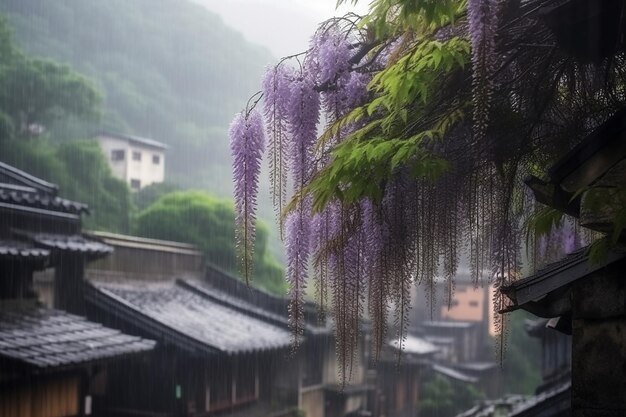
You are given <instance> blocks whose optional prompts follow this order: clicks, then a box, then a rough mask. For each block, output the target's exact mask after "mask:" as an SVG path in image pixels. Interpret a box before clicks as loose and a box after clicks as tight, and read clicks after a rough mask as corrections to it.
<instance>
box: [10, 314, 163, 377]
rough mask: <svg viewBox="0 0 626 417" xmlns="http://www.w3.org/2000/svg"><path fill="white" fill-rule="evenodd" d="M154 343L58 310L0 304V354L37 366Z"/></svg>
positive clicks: (110, 354)
mask: <svg viewBox="0 0 626 417" xmlns="http://www.w3.org/2000/svg"><path fill="white" fill-rule="evenodd" d="M154 344H155V342H154V341H152V340H146V339H142V338H139V337H135V336H129V335H125V334H123V333H120V332H119V331H118V330H114V329H110V328H107V327H104V326H102V325H101V324H98V323H94V322H91V321H88V320H86V319H85V318H83V317H79V316H75V315H73V314H69V313H66V312H64V311H60V310H53V309H47V308H43V307H37V306H33V305H31V304H28V305H27V304H25V305H23V306H10V307H9V306H3V307H2V308H0V358H3V359H9V360H16V361H19V362H23V363H26V364H29V365H32V366H35V367H38V368H48V367H56V366H67V365H73V364H80V363H85V362H90V361H94V360H100V359H105V358H110V357H114V356H119V355H124V354H129V353H135V352H142V351H148V350H150V349H152V348H153V347H154Z"/></svg>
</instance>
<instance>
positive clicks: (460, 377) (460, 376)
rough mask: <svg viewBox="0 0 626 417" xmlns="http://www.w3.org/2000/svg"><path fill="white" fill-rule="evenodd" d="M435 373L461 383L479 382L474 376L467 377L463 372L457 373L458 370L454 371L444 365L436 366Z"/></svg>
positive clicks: (434, 366)
mask: <svg viewBox="0 0 626 417" xmlns="http://www.w3.org/2000/svg"><path fill="white" fill-rule="evenodd" d="M433 371H435V372H437V373H438V374H441V375H444V376H447V377H448V378H451V379H454V380H457V381H461V382H467V383H470V384H473V383H476V382H478V378H476V377H474V376H471V375H467V374H465V373H463V372H461V371H457V370H456V369H453V368H450V367H447V366H444V365H440V364H434V365H433Z"/></svg>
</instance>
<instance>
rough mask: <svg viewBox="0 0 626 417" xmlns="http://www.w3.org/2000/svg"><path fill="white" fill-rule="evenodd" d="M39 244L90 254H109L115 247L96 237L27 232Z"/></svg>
mask: <svg viewBox="0 0 626 417" xmlns="http://www.w3.org/2000/svg"><path fill="white" fill-rule="evenodd" d="M26 236H27V237H29V238H30V239H32V241H33V242H34V243H35V244H36V245H37V246H42V247H44V248H46V249H57V250H61V251H68V252H80V253H85V254H90V255H107V254H109V253H111V252H113V247H111V246H109V245H107V244H106V243H102V242H100V241H98V240H95V239H87V238H85V237H84V236H83V235H62V234H50V233H36V234H27V235H26Z"/></svg>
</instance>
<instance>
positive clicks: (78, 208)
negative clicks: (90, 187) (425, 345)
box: [0, 162, 89, 214]
mask: <svg viewBox="0 0 626 417" xmlns="http://www.w3.org/2000/svg"><path fill="white" fill-rule="evenodd" d="M57 192H58V187H57V186H56V185H55V184H52V183H49V182H47V181H44V180H42V179H41V178H37V177H35V176H33V175H30V174H29V173H27V172H24V171H22V170H20V169H17V168H15V167H13V166H11V165H8V164H5V163H4V162H0V204H4V205H7V204H9V205H15V206H21V207H29V208H33V209H44V210H50V211H56V212H61V213H67V214H81V213H85V212H88V211H89V209H88V207H87V205H86V204H83V203H78V202H76V201H71V200H67V199H65V198H60V197H58V196H57Z"/></svg>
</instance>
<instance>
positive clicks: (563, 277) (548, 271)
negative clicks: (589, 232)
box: [500, 247, 626, 305]
mask: <svg viewBox="0 0 626 417" xmlns="http://www.w3.org/2000/svg"><path fill="white" fill-rule="evenodd" d="M588 249H589V247H584V248H580V249H578V250H576V251H574V252H572V253H570V254H568V255H566V256H564V257H563V258H561V259H560V260H559V261H557V262H553V263H551V264H549V265H547V266H546V267H544V268H542V269H540V270H539V271H537V272H536V273H535V274H533V275H530V276H528V277H525V278H522V279H519V280H517V281H515V282H513V283H511V284H510V285H507V286H503V287H502V288H501V290H500V291H501V292H502V293H503V294H505V295H506V296H507V297H509V298H511V300H513V301H514V302H515V303H516V304H517V305H522V304H524V303H527V302H529V301H534V300H537V299H540V298H542V297H543V296H545V295H546V294H548V293H550V292H551V291H554V290H556V289H559V288H562V287H564V286H566V285H568V284H570V283H572V282H574V281H576V280H578V279H580V278H583V277H585V276H587V275H589V274H591V273H593V272H594V271H597V270H598V269H601V268H604V267H605V266H607V265H609V264H610V263H613V262H616V261H618V260H621V259H623V258H624V257H625V256H626V255H625V253H624V249H623V248H620V249H619V250H618V249H615V250H613V251H611V252H610V253H609V254H608V255H607V256H606V259H605V260H604V261H602V262H598V263H593V262H591V261H590V260H589V255H588V253H587V252H588Z"/></svg>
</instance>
